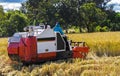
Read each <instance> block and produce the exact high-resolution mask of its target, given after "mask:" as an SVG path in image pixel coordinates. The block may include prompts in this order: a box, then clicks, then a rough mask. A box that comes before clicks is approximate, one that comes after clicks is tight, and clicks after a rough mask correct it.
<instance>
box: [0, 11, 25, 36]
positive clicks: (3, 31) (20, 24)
mask: <svg viewBox="0 0 120 76" xmlns="http://www.w3.org/2000/svg"><path fill="white" fill-rule="evenodd" d="M3 16H4V18H3V19H2V20H1V21H0V36H3V37H4V36H11V35H13V33H15V32H21V31H23V28H24V27H25V26H27V17H26V16H25V15H24V14H22V13H21V12H19V11H9V12H7V13H5V14H4V15H3Z"/></svg>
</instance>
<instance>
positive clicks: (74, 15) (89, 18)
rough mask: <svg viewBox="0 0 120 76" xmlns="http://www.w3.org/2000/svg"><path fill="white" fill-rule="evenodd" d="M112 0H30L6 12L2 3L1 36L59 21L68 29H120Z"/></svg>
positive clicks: (84, 30)
mask: <svg viewBox="0 0 120 76" xmlns="http://www.w3.org/2000/svg"><path fill="white" fill-rule="evenodd" d="M109 1H110V0H105V1H104V0H99V1H98V0H27V1H26V2H24V3H22V7H21V8H20V10H19V11H14V10H9V11H7V12H4V10H3V7H2V6H0V36H1V37H2V36H11V35H12V34H13V33H14V32H21V31H23V28H24V27H25V26H29V25H39V24H40V23H44V24H49V25H51V27H53V26H54V25H55V23H56V22H59V23H60V24H61V27H62V28H63V29H65V30H68V29H69V28H71V27H73V26H74V27H75V28H78V29H79V32H105V31H119V30H120V22H119V21H120V13H117V12H115V11H113V6H109V7H108V6H107V3H108V2H109Z"/></svg>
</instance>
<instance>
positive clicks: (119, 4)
mask: <svg viewBox="0 0 120 76" xmlns="http://www.w3.org/2000/svg"><path fill="white" fill-rule="evenodd" d="M107 5H108V6H109V5H114V7H113V10H115V11H116V12H120V0H111V1H110V2H108V4H107Z"/></svg>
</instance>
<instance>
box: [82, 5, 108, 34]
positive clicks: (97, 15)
mask: <svg viewBox="0 0 120 76" xmlns="http://www.w3.org/2000/svg"><path fill="white" fill-rule="evenodd" d="M80 14H81V18H82V21H81V25H83V27H85V28H87V30H88V32H93V31H94V27H96V26H97V25H101V23H103V22H104V21H105V20H106V17H107V15H106V13H105V12H103V11H102V10H101V9H99V8H96V5H95V3H86V4H84V5H83V6H81V7H80Z"/></svg>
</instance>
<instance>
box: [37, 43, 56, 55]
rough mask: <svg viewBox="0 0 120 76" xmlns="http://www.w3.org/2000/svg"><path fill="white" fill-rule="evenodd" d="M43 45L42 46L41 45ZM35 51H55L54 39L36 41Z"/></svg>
mask: <svg viewBox="0 0 120 76" xmlns="http://www.w3.org/2000/svg"><path fill="white" fill-rule="evenodd" d="M43 45H44V46H43ZM37 49H38V50H37V53H47V52H55V51H56V46H55V41H45V42H38V43H37Z"/></svg>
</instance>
